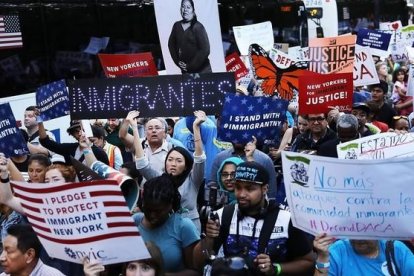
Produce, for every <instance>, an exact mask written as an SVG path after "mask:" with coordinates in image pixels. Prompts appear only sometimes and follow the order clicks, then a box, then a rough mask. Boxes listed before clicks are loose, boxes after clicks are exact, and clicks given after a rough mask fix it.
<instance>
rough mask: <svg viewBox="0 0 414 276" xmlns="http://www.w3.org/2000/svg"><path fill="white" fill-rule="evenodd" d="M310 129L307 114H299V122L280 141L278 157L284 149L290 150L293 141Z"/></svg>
mask: <svg viewBox="0 0 414 276" xmlns="http://www.w3.org/2000/svg"><path fill="white" fill-rule="evenodd" d="M308 129H309V122H308V120H307V119H306V117H305V116H302V115H299V116H298V122H297V124H296V125H295V126H293V127H292V128H288V129H287V130H286V131H285V134H284V135H283V138H282V141H281V142H280V145H279V149H278V150H277V153H276V156H275V158H276V159H280V155H281V153H282V151H283V150H290V147H291V145H292V142H293V141H294V140H295V139H296V136H298V135H299V134H303V133H305V132H306V131H307V130H308Z"/></svg>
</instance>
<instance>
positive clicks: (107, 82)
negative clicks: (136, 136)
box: [68, 73, 236, 120]
mask: <svg viewBox="0 0 414 276" xmlns="http://www.w3.org/2000/svg"><path fill="white" fill-rule="evenodd" d="M234 83H235V81H234V74H233V73H210V74H193V75H168V76H157V77H142V78H121V79H89V80H88V79H81V80H75V81H72V82H71V83H68V87H69V100H70V115H71V118H72V120H74V119H94V118H95V119H98V118H124V117H125V116H126V115H127V114H128V112H129V111H131V110H139V111H140V114H141V115H142V116H143V117H155V116H161V117H162V116H165V117H171V116H185V115H191V114H193V112H194V110H204V111H205V112H206V113H207V114H216V113H218V112H220V111H221V110H220V107H221V106H222V105H223V96H224V94H225V93H226V92H229V93H232V92H233V93H235V92H236V91H235V85H234Z"/></svg>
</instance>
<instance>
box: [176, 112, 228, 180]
mask: <svg viewBox="0 0 414 276" xmlns="http://www.w3.org/2000/svg"><path fill="white" fill-rule="evenodd" d="M194 120H195V117H194V116H186V117H183V118H181V119H179V120H178V121H177V122H176V124H175V126H174V138H175V139H177V140H179V141H181V142H182V143H183V144H184V147H185V148H186V149H187V150H188V151H189V152H191V153H194V134H193V132H194V131H193V123H194ZM200 132H201V142H202V143H203V148H204V152H205V153H206V158H207V159H206V165H205V166H204V174H205V175H210V174H211V166H212V164H213V161H214V158H215V157H216V155H217V154H218V153H219V152H220V151H222V150H223V149H226V148H228V147H229V146H231V144H230V143H228V142H223V141H219V140H217V126H216V122H215V121H214V120H213V119H212V118H211V117H210V116H207V117H206V121H205V122H204V123H202V124H201V126H200Z"/></svg>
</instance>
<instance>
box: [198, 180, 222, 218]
mask: <svg viewBox="0 0 414 276" xmlns="http://www.w3.org/2000/svg"><path fill="white" fill-rule="evenodd" d="M228 202H229V195H228V192H226V191H223V190H220V189H219V187H218V186H217V184H216V182H209V183H207V185H206V187H205V188H204V204H203V205H202V206H201V208H200V211H199V213H200V221H201V224H202V225H205V224H206V223H207V220H208V219H209V218H210V216H211V214H213V211H215V210H218V209H220V208H221V207H223V206H224V205H226V204H227V203H228ZM216 215H217V214H216Z"/></svg>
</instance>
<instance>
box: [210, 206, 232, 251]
mask: <svg viewBox="0 0 414 276" xmlns="http://www.w3.org/2000/svg"><path fill="white" fill-rule="evenodd" d="M235 207H236V205H235V204H229V205H226V206H224V208H223V214H222V216H221V221H220V234H219V236H218V239H216V240H215V242H214V251H215V253H216V254H217V252H218V251H219V249H220V247H221V246H222V245H223V249H224V255H226V253H227V248H226V241H227V237H228V236H229V232H230V224H231V220H232V218H233V214H234V210H235Z"/></svg>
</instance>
